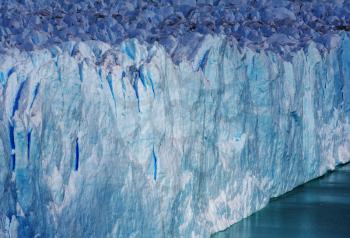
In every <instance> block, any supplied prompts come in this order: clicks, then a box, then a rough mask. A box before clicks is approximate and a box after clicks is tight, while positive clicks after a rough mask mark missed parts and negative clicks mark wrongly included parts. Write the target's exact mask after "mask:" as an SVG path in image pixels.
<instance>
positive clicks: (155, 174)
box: [152, 146, 157, 181]
mask: <svg viewBox="0 0 350 238" xmlns="http://www.w3.org/2000/svg"><path fill="white" fill-rule="evenodd" d="M152 159H153V179H154V181H156V180H157V156H156V153H155V151H154V146H153V149H152Z"/></svg>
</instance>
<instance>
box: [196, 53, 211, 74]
mask: <svg viewBox="0 0 350 238" xmlns="http://www.w3.org/2000/svg"><path fill="white" fill-rule="evenodd" d="M209 52H210V49H209V50H207V51H205V53H204V55H203V58H202V59H201V61H200V62H199V67H198V70H199V69H201V70H202V71H203V70H204V67H205V66H206V64H207V62H208V56H209Z"/></svg>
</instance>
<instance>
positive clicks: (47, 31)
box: [0, 0, 350, 63]
mask: <svg viewBox="0 0 350 238" xmlns="http://www.w3.org/2000/svg"><path fill="white" fill-rule="evenodd" d="M0 3H1V5H0V42H1V44H0V45H1V46H2V47H7V48H12V47H17V48H19V49H24V50H31V49H35V48H43V47H47V46H52V45H55V44H57V43H60V42H66V41H68V40H100V41H103V42H106V43H109V44H114V45H118V44H119V43H120V42H121V41H123V40H124V39H126V38H135V37H136V38H137V39H139V40H140V41H141V42H144V41H145V42H148V43H150V44H152V43H153V42H156V41H157V42H159V43H160V44H162V45H163V46H164V47H165V49H166V50H167V52H168V53H169V54H170V55H171V56H172V58H173V59H174V61H175V62H176V63H179V62H180V61H181V59H182V58H184V57H185V58H188V59H192V57H193V56H194V55H195V54H196V50H197V46H198V45H200V43H201V42H202V41H203V39H204V36H205V35H207V34H212V35H213V34H218V33H220V34H224V35H226V37H227V39H229V42H230V43H231V44H236V45H239V46H240V47H243V46H247V47H250V48H251V49H254V50H263V49H270V50H273V51H274V52H277V53H279V54H280V55H283V56H284V57H286V58H289V57H290V52H294V51H297V50H299V49H300V48H303V47H305V45H307V43H308V41H309V40H310V39H312V40H314V41H315V42H316V47H317V48H318V49H319V50H322V51H323V50H325V49H330V48H332V47H333V45H334V43H335V42H337V41H338V40H339V38H338V34H337V33H338V32H339V31H343V30H345V31H350V1H348V0H308V1H301V0H293V1H292V0H227V1H223V0H186V1H184V0H128V1H125V0H117V1H115V0H113V1H112V0H69V1H68V0H0Z"/></svg>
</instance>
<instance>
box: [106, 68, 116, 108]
mask: <svg viewBox="0 0 350 238" xmlns="http://www.w3.org/2000/svg"><path fill="white" fill-rule="evenodd" d="M106 79H107V82H108V85H109V90H111V94H112V97H113V101H114V106H116V101H115V96H114V89H113V80H112V74H111V73H108V75H107V78H106Z"/></svg>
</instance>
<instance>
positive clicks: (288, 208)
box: [212, 164, 350, 238]
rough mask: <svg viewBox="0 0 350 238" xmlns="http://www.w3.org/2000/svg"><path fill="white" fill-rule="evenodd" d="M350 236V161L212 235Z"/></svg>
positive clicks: (250, 237) (248, 237)
mask: <svg viewBox="0 0 350 238" xmlns="http://www.w3.org/2000/svg"><path fill="white" fill-rule="evenodd" d="M236 237H237V238H265V237H266V238H267V237H268V238H296V237H297V238H298V237H305V238H323V237H327V238H337V237H340V238H343V237H350V164H347V165H344V166H341V167H338V168H337V169H336V170H335V171H334V172H332V173H328V174H326V175H325V176H323V177H321V178H319V179H316V180H313V181H311V182H309V183H306V184H304V185H302V186H300V187H297V188H296V189H294V190H293V191H291V192H289V193H287V194H285V195H283V196H281V197H279V198H277V199H275V200H272V201H271V202H270V203H269V204H268V205H267V207H265V208H264V209H262V210H261V211H259V212H257V213H255V214H253V215H251V216H250V217H247V218H246V219H244V220H242V221H240V222H238V223H236V224H234V225H232V226H231V227H229V228H228V229H227V230H225V231H222V232H219V233H216V234H214V235H212V238H236Z"/></svg>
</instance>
